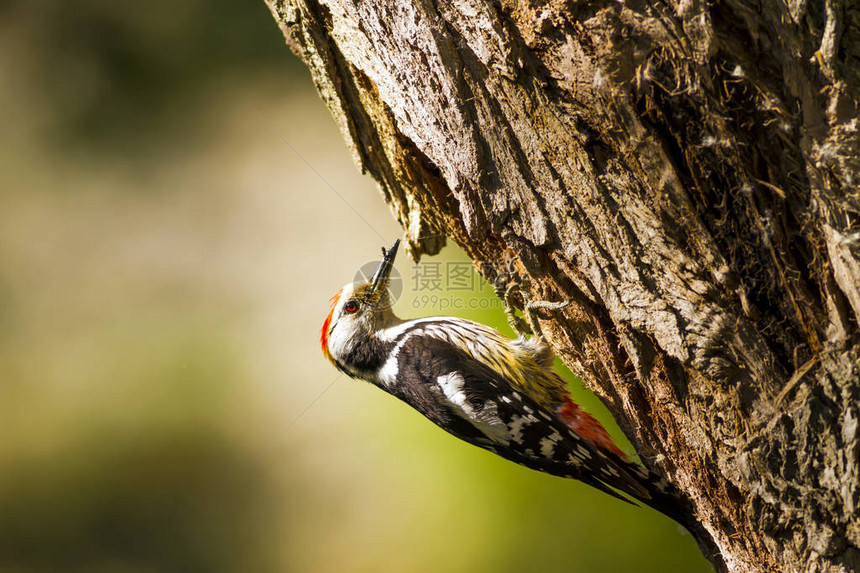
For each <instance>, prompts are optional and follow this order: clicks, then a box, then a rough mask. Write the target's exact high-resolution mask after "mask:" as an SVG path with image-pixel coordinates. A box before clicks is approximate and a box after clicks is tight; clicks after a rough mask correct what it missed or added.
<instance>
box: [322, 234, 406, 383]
mask: <svg viewBox="0 0 860 573" xmlns="http://www.w3.org/2000/svg"><path fill="white" fill-rule="evenodd" d="M399 246H400V240H399V239H398V240H396V241H394V244H393V245H391V248H390V249H388V250H387V251H385V249H383V252H384V256H383V257H382V261H380V263H379V266H378V267H377V268H376V272H374V273H373V276H372V277H371V278H370V280H368V281H361V282H354V283H350V284H348V285H346V286H344V287H343V288H342V289H340V291H338V293H337V294H335V295H334V296H333V297H332V298H331V310H330V311H329V313H328V316H327V317H326V319H325V322H323V326H322V332H321V333H320V345H321V346H322V351H323V354H325V356H326V358H328V359H329V360H330V361H331V362H332V363H333V364H334V365H335V366H337V367H339V368H343V367H347V368H348V369H349V367H350V366H353V365H355V366H358V363H360V362H361V360H362V358H363V356H364V355H365V354H367V353H368V352H369V351H370V346H371V345H372V343H373V341H374V340H375V334H376V333H377V332H379V331H380V330H382V329H383V328H384V327H386V326H388V325H390V324H392V323H394V322H396V321H397V320H398V319H397V317H395V316H394V313H393V312H392V310H391V305H392V301H391V295H390V294H389V292H388V283H389V279H390V277H391V269H393V268H394V258H395V257H396V256H397V248H398V247H399Z"/></svg>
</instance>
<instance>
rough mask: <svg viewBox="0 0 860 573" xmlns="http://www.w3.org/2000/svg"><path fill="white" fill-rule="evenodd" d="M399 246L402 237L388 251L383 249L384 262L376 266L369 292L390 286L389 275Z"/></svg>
mask: <svg viewBox="0 0 860 573" xmlns="http://www.w3.org/2000/svg"><path fill="white" fill-rule="evenodd" d="M399 246H400V239H397V240H396V241H394V244H393V245H391V248H390V249H388V250H387V251H386V250H385V249H383V252H384V253H385V254H384V255H383V257H382V262H380V263H379V266H378V267H376V272H375V273H373V277H372V278H371V279H370V289H369V290H368V293H369V294H373V293H375V292H377V291H380V290H382V289H384V288H385V287H387V286H388V277H389V276H390V275H391V269H393V268H394V258H395V257H396V256H397V247H399Z"/></svg>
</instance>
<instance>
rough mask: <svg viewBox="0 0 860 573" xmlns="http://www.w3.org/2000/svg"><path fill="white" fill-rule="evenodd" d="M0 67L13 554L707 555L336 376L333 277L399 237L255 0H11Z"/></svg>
mask: <svg viewBox="0 0 860 573" xmlns="http://www.w3.org/2000/svg"><path fill="white" fill-rule="evenodd" d="M0 81H2V88H0V125H2V128H0V129H2V137H0V571H2V572H4V573H6V572H42V571H73V572H77V571H80V572H156V571H165V572H174V571H175V572H197V571H200V572H222V571H223V572H228V571H230V572H232V571H254V572H257V571H260V572H269V571H272V572H313V573H324V572H329V571H331V572H344V571H346V572H353V571H368V572H401V571H411V572H422V571H428V572H430V571H439V570H444V571H449V572H453V573H457V572H466V571H468V572H475V571H495V572H508V571H510V572H522V571H542V572H556V571H558V572H562V571H564V572H580V571H588V572H595V571H598V572H599V571H643V572H647V571H661V572H663V571H693V572H697V571H701V572H705V571H709V570H710V567H709V566H708V564H707V563H706V561H705V560H704V559H703V558H702V557H701V555H700V554H699V552H698V550H697V548H696V546H695V544H694V542H693V541H692V538H691V537H689V536H688V535H685V534H684V533H683V532H681V531H680V530H679V529H678V527H677V526H676V525H675V524H674V523H673V522H671V521H670V520H668V519H667V518H664V517H662V516H661V515H659V514H657V513H656V512H654V511H651V510H649V509H637V508H633V507H631V506H627V505H625V504H622V503H619V502H618V501H616V500H613V499H610V498H609V497H607V496H604V495H601V494H599V493H598V492H596V491H594V490H591V489H589V488H587V487H585V486H583V485H580V484H579V483H577V482H572V481H566V480H562V479H558V478H553V477H550V476H546V475H542V474H539V473H536V472H532V471H529V470H526V469H524V468H520V467H518V466H515V465H513V464H511V463H509V462H506V461H504V460H502V459H500V458H497V457H494V456H493V455H491V454H489V453H486V452H483V451H481V450H479V449H477V448H474V447H472V446H468V445H466V444H463V443H461V442H458V441H457V440H455V439H454V438H452V437H450V436H448V435H447V434H445V433H444V432H442V431H441V430H439V429H437V428H436V427H434V426H433V425H432V424H430V423H429V422H427V421H425V420H424V419H423V418H421V417H420V416H419V415H417V414H416V413H414V412H412V411H411V410H409V409H408V408H407V407H406V406H404V405H402V404H400V403H398V402H396V401H395V400H394V399H392V398H390V397H388V396H386V395H384V394H383V393H382V392H380V391H378V390H376V389H374V388H372V387H370V386H368V385H366V384H363V383H358V382H354V381H352V380H349V379H347V378H345V377H343V376H340V377H339V376H337V373H336V372H335V370H334V369H333V368H332V367H331V365H330V364H328V362H326V360H325V359H324V358H323V356H322V355H321V353H320V352H319V348H318V346H319V342H318V336H319V326H320V324H321V322H322V320H323V318H324V316H325V314H326V313H327V310H328V298H329V296H330V295H331V294H333V293H334V292H335V291H336V290H337V289H338V288H340V286H341V285H342V284H343V283H346V282H348V281H349V280H351V279H352V277H353V276H354V274H355V272H356V271H357V270H358V268H359V267H360V266H361V265H362V264H363V263H366V262H368V261H372V260H373V259H375V258H376V256H377V254H378V253H379V247H380V246H382V245H387V244H389V243H390V242H391V240H393V239H394V238H395V237H397V236H399V229H398V227H397V225H396V224H395V223H394V220H393V218H392V216H391V215H390V213H389V212H388V209H387V207H386V206H385V205H384V204H383V202H382V199H381V197H380V195H379V193H378V192H377V190H376V188H375V185H374V184H373V182H372V181H371V180H369V178H367V177H362V176H361V175H360V174H359V173H358V171H357V169H356V168H355V166H354V165H353V163H352V160H351V157H350V155H349V153H348V151H347V148H346V146H345V145H344V143H343V141H342V138H341V135H340V133H339V132H338V131H337V128H336V126H335V124H334V122H333V121H332V119H331V117H330V116H329V114H328V111H327V110H326V109H325V107H324V105H323V104H322V102H321V101H320V100H319V98H318V97H317V95H316V93H315V91H314V89H313V86H312V83H311V81H310V77H309V75H308V73H307V72H306V70H305V69H304V68H303V67H302V64H301V63H300V62H299V61H298V60H296V59H295V58H294V57H293V56H292V54H291V53H290V52H289V50H288V49H287V48H286V47H285V45H284V41H283V38H282V37H281V35H280V31H279V30H278V28H277V27H276V25H275V24H274V22H273V20H272V19H271V17H270V15H269V13H268V11H267V9H266V8H265V6H264V4H263V3H262V2H261V1H251V2H248V1H245V0H241V1H236V0H234V1H230V0H208V1H206V2H204V1H203V0H169V1H168V0H151V1H150V2H146V3H131V4H129V3H118V2H112V1H109V0H69V1H65V2H47V1H44V0H27V1H13V2H9V1H7V2H2V3H0ZM427 261H428V263H432V264H435V263H439V264H440V265H447V264H448V263H449V262H451V261H455V262H462V261H466V259H465V257H464V256H463V254H462V253H461V252H459V251H457V250H456V249H454V248H448V249H446V251H445V252H444V253H443V255H442V256H441V257H438V258H434V259H428V260H427ZM437 268H442V269H446V268H447V267H445V266H441V267H437ZM399 271H400V273H401V274H402V275H403V278H404V286H405V290H404V295H403V296H402V298H401V299H400V301H399V302H398V305H397V310H398V311H399V313H400V314H402V315H406V316H419V315H431V314H435V313H438V312H439V310H440V308H439V307H440V306H441V305H442V304H448V305H458V306H460V307H463V308H459V309H457V310H453V309H452V310H449V312H452V313H456V314H458V315H460V316H465V317H468V318H474V319H478V320H482V321H485V322H488V323H492V324H494V325H496V326H498V327H501V328H506V325H505V320H504V315H503V313H502V311H501V309H500V308H499V306H498V304H497V301H496V300H495V299H493V298H492V297H491V296H490V291H489V289H487V288H484V287H481V285H480V284H476V285H475V287H474V288H472V289H469V290H466V291H458V292H449V291H443V292H432V293H430V294H434V295H436V296H438V297H439V298H438V299H430V298H427V295H428V291H427V290H426V289H423V290H422V289H416V280H417V279H416V277H415V276H413V273H414V272H415V271H414V268H413V267H412V265H411V263H410V262H409V261H408V260H407V259H406V258H405V257H402V258H401V260H400V262H399ZM419 271H420V272H423V273H424V275H423V276H425V277H426V276H427V272H426V271H427V268H426V267H425V268H424V270H423V271H422V270H421V269H420V268H419ZM422 297H423V298H422ZM434 301H435V302H434ZM458 301H459V302H458ZM443 310H444V309H443ZM566 375H567V376H568V377H569V379H570V380H572V389H573V391H574V392H575V393H576V395H577V396H578V398H579V400H580V401H581V402H583V403H584V404H585V405H586V406H587V407H588V408H589V409H591V410H592V411H594V412H595V413H597V415H598V416H599V417H600V418H601V419H602V420H603V421H604V422H605V423H606V424H608V425H612V423H611V419H610V418H609V416H608V414H607V413H606V411H605V410H604V409H602V407H601V406H600V404H599V403H598V402H597V401H596V400H595V399H594V398H593V397H592V396H590V395H589V394H588V393H587V392H585V391H583V389H582V384H581V383H578V382H576V381H574V379H573V377H572V376H571V375H570V374H569V373H567V374H566ZM612 426H613V430H612V431H613V432H614V433H615V435H616V436H620V433H619V432H618V431H617V429H616V428H615V427H614V425H612ZM627 447H628V448H629V446H627Z"/></svg>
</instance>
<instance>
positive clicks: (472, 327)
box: [320, 240, 687, 524]
mask: <svg viewBox="0 0 860 573" xmlns="http://www.w3.org/2000/svg"><path fill="white" fill-rule="evenodd" d="M399 245H400V241H399V240H397V241H395V242H394V244H393V245H392V246H391V248H390V249H388V250H387V251H386V250H385V249H383V258H382V261H381V262H380V263H379V266H378V267H377V269H376V271H375V273H374V274H373V276H372V277H371V278H370V280H369V281H366V282H359V283H350V284H347V285H346V286H344V287H343V288H342V289H341V290H340V291H338V293H337V294H335V295H334V296H333V297H332V298H331V301H330V303H331V308H330V310H329V313H328V316H327V317H326V319H325V321H324V322H323V326H322V332H321V335H320V345H321V346H322V351H323V354H325V356H326V358H328V359H329V360H330V361H331V363H332V364H334V366H335V367H336V368H337V369H338V370H340V371H341V372H344V373H345V374H347V375H349V376H350V377H352V378H357V379H360V380H365V381H367V382H370V383H371V384H373V385H375V386H377V387H379V388H381V389H382V390H384V391H385V392H388V393H389V394H391V395H393V396H395V397H396V398H399V399H400V400H402V401H404V402H406V403H407V404H408V405H409V406H411V407H413V408H414V409H416V410H417V411H418V412H420V413H421V414H423V415H424V416H425V417H427V418H428V419H429V420H430V421H432V422H433V423H435V424H436V425H438V426H439V427H441V428H442V429H443V430H445V431H447V432H449V433H451V434H453V435H454V436H456V437H458V438H460V439H461V440H463V441H465V442H468V443H470V444H473V445H476V446H479V447H481V448H484V449H486V450H489V451H491V452H493V453H495V454H498V455H499V456H502V457H503V458H506V459H508V460H510V461H513V462H516V463H518V464H521V465H523V466H526V467H529V468H532V469H535V470H539V471H542V472H546V473H549V474H552V475H555V476H560V477H565V478H573V479H577V480H580V481H582V482H585V483H587V484H588V485H591V486H593V487H595V488H597V489H599V490H601V491H603V492H606V493H608V494H609V495H612V496H614V497H617V498H619V499H622V500H624V501H627V502H630V500H629V499H627V498H625V497H624V496H622V495H620V494H619V493H618V492H621V493H623V494H626V495H628V496H630V497H632V498H634V499H636V500H639V501H641V502H642V503H645V504H647V505H650V506H652V507H654V508H655V509H657V510H658V511H661V512H663V513H664V514H666V515H668V516H669V517H671V518H673V519H675V520H676V521H678V522H680V523H682V524H683V523H684V522H685V521H686V519H685V516H686V515H687V512H686V508H685V506H684V502H683V501H682V499H681V498H680V497H679V496H678V494H677V492H676V491H675V490H674V489H673V488H672V487H671V486H670V484H669V483H668V482H667V481H666V480H665V479H664V478H662V477H659V476H656V475H655V474H653V473H651V472H649V471H648V470H647V469H646V468H644V467H642V466H640V465H638V464H635V463H633V462H631V461H629V460H628V459H627V457H626V456H625V455H624V453H623V452H622V451H621V450H620V449H619V448H618V447H617V446H616V445H615V444H614V443H613V441H612V439H611V438H610V437H609V434H608V433H607V432H606V430H605V429H604V428H603V426H601V425H600V423H599V422H598V421H597V420H595V419H594V418H593V417H592V416H591V415H589V414H588V413H586V412H585V411H583V410H582V409H581V408H580V407H579V406H578V405H577V404H575V403H574V402H573V401H572V400H571V398H570V396H569V394H568V391H567V387H566V384H565V382H564V380H563V379H562V378H561V377H560V376H558V375H557V374H555V373H554V372H553V371H552V361H553V353H552V350H551V349H550V347H549V345H548V344H547V343H546V342H545V341H544V340H543V339H542V337H541V336H539V335H535V336H532V337H531V338H529V339H526V338H525V337H520V338H518V339H513V340H512V339H509V338H508V337H506V336H504V335H502V334H501V333H499V332H498V331H496V330H494V329H492V328H490V327H487V326H484V325H482V324H479V323H476V322H472V321H469V320H464V319H461V318H454V317H430V318H418V319H413V320H401V319H400V318H398V317H397V316H395V315H394V313H393V311H392V309H391V305H392V302H391V297H390V295H389V291H388V283H389V277H390V274H391V269H392V268H393V265H394V259H395V257H396V256H397V249H398V246H399ZM612 488H614V490H613V489H612ZM615 490H617V492H616V491H615ZM630 503H632V502H630Z"/></svg>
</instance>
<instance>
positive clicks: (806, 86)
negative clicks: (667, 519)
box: [268, 0, 860, 572]
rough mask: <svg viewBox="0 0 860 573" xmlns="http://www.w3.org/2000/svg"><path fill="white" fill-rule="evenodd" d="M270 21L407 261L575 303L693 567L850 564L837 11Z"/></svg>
mask: <svg viewBox="0 0 860 573" xmlns="http://www.w3.org/2000/svg"><path fill="white" fill-rule="evenodd" d="M268 2H269V4H270V7H271V9H272V12H273V14H274V16H275V18H276V20H277V22H278V23H279V25H280V26H281V29H282V30H283V32H284V34H285V36H286V38H287V41H288V44H289V45H290V46H291V47H292V49H293V50H294V51H295V52H296V54H298V55H299V56H300V57H301V58H302V59H303V60H304V61H305V63H306V64H307V65H308V67H309V68H310V70H311V72H312V75H313V78H314V81H315V82H316V85H317V88H318V89H319V92H320V94H321V95H322V97H323V99H324V100H325V102H326V104H327V105H328V106H329V108H330V109H331V111H332V113H333V114H334V116H335V118H336V119H337V121H338V123H339V124H340V127H341V129H342V131H343V133H344V135H345V137H346V139H347V142H348V144H349V145H350V146H351V149H352V152H353V154H354V157H355V160H356V162H357V163H358V164H359V165H360V166H361V168H362V170H364V171H366V172H369V173H370V174H371V175H372V176H373V177H374V178H375V179H376V180H377V181H378V182H379V185H380V188H381V190H382V193H383V195H384V197H385V200H386V201H387V202H388V204H389V205H391V207H392V209H393V211H394V213H395V215H396V217H397V218H398V220H399V221H400V223H401V224H402V225H403V227H404V228H405V229H406V233H407V241H408V243H409V245H410V249H411V252H412V254H413V256H414V257H416V259H417V257H419V256H421V254H433V253H435V252H438V250H439V249H440V248H441V247H442V245H443V244H444V240H445V237H450V238H451V239H453V240H454V241H456V242H457V243H458V244H459V245H460V246H462V247H463V248H464V249H465V250H466V252H468V253H469V255H470V256H471V257H472V258H473V259H474V260H475V261H478V267H479V270H480V271H481V273H482V274H483V275H484V277H485V278H487V280H489V281H490V282H492V281H494V280H495V278H496V276H497V275H499V274H500V273H503V272H505V271H506V269H508V268H513V269H514V272H515V274H516V276H517V278H518V280H519V281H521V283H522V285H523V287H524V290H525V291H526V292H527V293H528V295H529V296H530V297H532V298H534V299H541V300H565V299H573V300H574V303H573V304H572V305H571V306H570V307H568V309H567V310H566V311H565V313H564V315H563V316H562V317H559V318H558V320H552V321H547V322H546V323H545V324H544V330H545V331H546V333H547V334H548V337H549V339H550V342H551V343H552V345H553V347H554V348H555V350H556V351H557V352H558V354H559V355H560V356H561V358H562V359H563V360H564V361H565V362H566V363H567V364H568V365H569V366H571V368H572V369H573V370H574V371H575V372H577V373H579V374H580V375H581V376H582V377H583V379H584V380H586V382H587V383H588V384H589V385H590V387H591V388H592V389H593V390H594V391H595V392H596V393H597V394H598V395H599V396H600V397H601V398H602V399H603V400H604V402H605V403H606V404H607V406H608V407H609V408H610V410H611V411H612V412H613V414H614V415H615V416H616V419H617V420H618V421H619V423H620V424H621V426H622V428H623V429H624V430H625V432H626V433H627V435H628V436H629V437H630V438H631V440H632V442H633V443H634V444H635V445H636V446H637V448H638V450H639V452H640V454H641V456H642V458H643V460H644V462H645V463H646V465H649V466H650V467H651V468H652V469H654V470H655V471H659V472H662V473H664V474H665V475H667V477H668V478H669V479H670V480H671V481H672V482H674V483H675V484H676V485H677V486H678V487H679V488H680V489H681V490H682V491H684V492H685V493H686V495H688V496H689V498H690V500H691V503H692V506H693V507H694V511H695V519H696V520H697V521H698V523H700V524H701V526H702V530H701V531H699V532H698V533H697V536H698V537H699V541H700V544H701V545H702V547H703V549H704V550H705V551H706V553H707V554H708V557H709V558H710V559H711V560H712V562H713V563H714V564H715V565H716V566H717V567H718V568H719V569H727V570H731V571H743V572H746V571H828V572H836V571H856V570H860V516H858V511H857V507H858V503H860V487H858V482H860V476H858V456H860V441H858V432H857V428H858V419H860V344H858V341H860V332H858V316H860V192H858V184H860V120H858V115H860V114H858V96H860V7H858V6H857V4H855V3H852V2H850V1H848V0H845V1H840V0H824V1H819V2H814V3H813V2H801V1H790V2H788V3H779V2H769V1H767V0H765V1H764V2H760V3H758V4H756V5H755V6H752V5H747V4H746V3H743V2H739V1H736V0H729V1H718V2H715V3H705V2H701V1H699V0H680V1H678V2H668V3H657V4H655V3H650V2H636V1H633V2H630V1H625V2H616V1H612V2H610V1H596V2H591V1H589V2H576V1H567V2H565V1H557V0H556V1H551V2H547V3H534V5H532V4H530V3H529V2H525V1H520V2H517V1H514V0H506V1H504V2H501V3H499V2H491V1H489V0H448V1H442V0H440V1H437V2H428V1H422V0H397V1H390V0H377V1H374V2H369V1H361V0H323V1H321V0H268ZM538 4H540V5H538Z"/></svg>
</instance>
